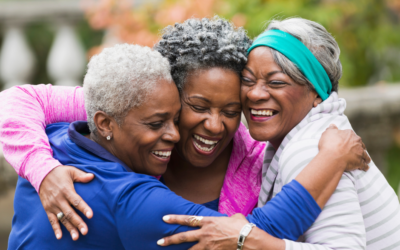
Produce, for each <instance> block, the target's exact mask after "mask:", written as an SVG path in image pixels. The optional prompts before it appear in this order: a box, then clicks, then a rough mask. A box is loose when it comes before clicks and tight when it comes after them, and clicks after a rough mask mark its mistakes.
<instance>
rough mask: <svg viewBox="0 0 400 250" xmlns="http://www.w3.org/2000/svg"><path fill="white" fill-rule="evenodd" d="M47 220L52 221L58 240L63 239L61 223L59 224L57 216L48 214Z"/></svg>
mask: <svg viewBox="0 0 400 250" xmlns="http://www.w3.org/2000/svg"><path fill="white" fill-rule="evenodd" d="M47 218H48V219H49V221H50V224H51V227H52V228H53V231H54V234H55V235H56V238H57V240H59V239H61V238H62V231H61V227H60V223H59V222H58V219H57V216H56V215H54V214H53V213H47Z"/></svg>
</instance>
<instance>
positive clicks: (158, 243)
mask: <svg viewBox="0 0 400 250" xmlns="http://www.w3.org/2000/svg"><path fill="white" fill-rule="evenodd" d="M164 217H165V216H164ZM164 242H165V240H164V239H161V240H158V241H157V245H159V246H161V245H164Z"/></svg>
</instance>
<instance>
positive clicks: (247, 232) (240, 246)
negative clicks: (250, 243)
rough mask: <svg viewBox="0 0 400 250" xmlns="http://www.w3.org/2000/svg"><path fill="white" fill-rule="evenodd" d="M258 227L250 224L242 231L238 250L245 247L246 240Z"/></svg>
mask: <svg viewBox="0 0 400 250" xmlns="http://www.w3.org/2000/svg"><path fill="white" fill-rule="evenodd" d="M255 226H256V225H255V224H253V223H248V224H246V225H244V226H243V227H242V230H240V234H239V239H238V242H237V250H242V248H243V245H244V240H245V239H246V237H247V235H249V234H250V232H251V229H253V227H255Z"/></svg>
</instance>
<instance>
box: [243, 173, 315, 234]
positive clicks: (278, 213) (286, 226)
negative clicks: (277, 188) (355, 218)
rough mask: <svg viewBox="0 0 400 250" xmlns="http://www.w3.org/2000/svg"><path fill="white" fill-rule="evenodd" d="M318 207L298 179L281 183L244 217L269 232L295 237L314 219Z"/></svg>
mask: <svg viewBox="0 0 400 250" xmlns="http://www.w3.org/2000/svg"><path fill="white" fill-rule="evenodd" d="M320 213H321V208H320V207H319V206H318V204H317V203H316V201H315V200H314V198H313V197H312V196H311V195H310V193H309V192H308V191H307V189H305V188H304V187H303V186H302V185H301V184H300V183H299V182H297V181H296V180H292V181H291V182H290V183H288V184H286V185H285V186H283V188H282V191H281V192H279V193H278V194H277V195H276V196H275V197H274V198H273V199H271V200H270V201H269V202H267V204H265V206H264V207H262V208H256V209H254V210H253V213H252V214H251V215H248V216H247V219H248V220H249V221H250V222H252V223H254V224H256V225H257V227H258V228H260V229H262V230H264V231H265V232H267V233H269V234H270V235H272V236H274V237H277V238H280V239H289V240H297V239H298V238H299V237H300V236H301V235H303V233H304V232H305V231H306V230H307V229H308V228H309V227H310V226H311V225H312V224H313V223H314V221H315V220H316V219H317V217H318V216H319V214H320Z"/></svg>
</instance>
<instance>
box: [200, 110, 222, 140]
mask: <svg viewBox="0 0 400 250" xmlns="http://www.w3.org/2000/svg"><path fill="white" fill-rule="evenodd" d="M204 128H205V129H206V130H207V131H208V132H210V134H212V135H219V134H221V133H222V132H223V131H224V124H223V122H222V119H221V117H220V114H219V113H218V114H217V113H213V114H211V116H210V117H208V118H207V119H206V120H205V121H204Z"/></svg>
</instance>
